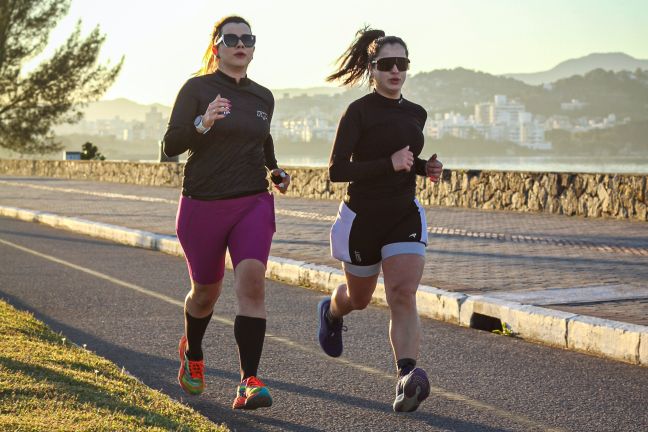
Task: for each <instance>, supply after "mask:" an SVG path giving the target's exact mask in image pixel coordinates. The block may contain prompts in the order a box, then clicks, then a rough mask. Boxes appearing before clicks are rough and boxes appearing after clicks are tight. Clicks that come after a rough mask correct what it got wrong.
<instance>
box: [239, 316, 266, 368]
mask: <svg viewBox="0 0 648 432" xmlns="http://www.w3.org/2000/svg"><path fill="white" fill-rule="evenodd" d="M265 330H266V320H265V318H254V317H248V316H243V315H236V318H235V319H234V338H235V339H236V345H238V351H239V362H240V364H241V376H242V377H241V379H246V378H248V377H251V376H256V374H257V370H258V369H259V361H260V360H261V351H263V340H264V338H265Z"/></svg>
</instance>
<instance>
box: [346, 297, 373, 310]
mask: <svg viewBox="0 0 648 432" xmlns="http://www.w3.org/2000/svg"><path fill="white" fill-rule="evenodd" d="M349 300H350V301H351V307H353V309H354V310H363V309H366V308H367V306H369V303H371V297H368V296H351V297H349Z"/></svg>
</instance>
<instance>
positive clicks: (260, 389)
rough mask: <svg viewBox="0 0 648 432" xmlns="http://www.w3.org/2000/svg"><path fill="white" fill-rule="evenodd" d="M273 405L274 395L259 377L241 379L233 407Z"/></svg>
mask: <svg viewBox="0 0 648 432" xmlns="http://www.w3.org/2000/svg"><path fill="white" fill-rule="evenodd" d="M271 405H272V397H271V396H270V392H269V391H268V388H267V387H266V386H265V384H263V382H262V381H261V380H260V379H259V378H257V377H255V376H251V377H248V378H246V379H244V380H243V381H241V384H240V385H239V386H238V388H237V389H236V398H234V403H233V404H232V408H234V409H257V408H262V407H269V406H271Z"/></svg>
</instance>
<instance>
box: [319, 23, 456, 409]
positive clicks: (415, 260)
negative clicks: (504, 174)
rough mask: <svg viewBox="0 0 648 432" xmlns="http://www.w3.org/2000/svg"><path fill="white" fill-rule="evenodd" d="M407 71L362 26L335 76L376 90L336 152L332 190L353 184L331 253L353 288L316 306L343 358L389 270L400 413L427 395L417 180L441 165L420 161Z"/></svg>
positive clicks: (403, 49)
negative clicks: (421, 362)
mask: <svg viewBox="0 0 648 432" xmlns="http://www.w3.org/2000/svg"><path fill="white" fill-rule="evenodd" d="M408 68H409V59H408V50H407V45H406V44H405V42H404V41H403V40H402V39H401V38H399V37H396V36H385V33H384V32H383V31H380V30H372V29H368V28H364V29H362V30H360V31H359V32H358V34H357V38H356V40H355V41H354V42H353V43H352V44H351V46H350V47H349V48H348V49H347V51H346V52H345V53H344V54H343V55H342V56H341V57H340V67H339V68H338V70H337V71H336V72H335V73H333V74H332V75H331V76H329V77H328V80H329V81H336V80H339V81H341V82H342V83H343V85H347V86H350V85H354V84H356V83H359V82H362V81H364V80H365V79H366V78H368V79H369V84H370V85H373V92H372V93H370V94H367V95H366V96H363V97H361V98H360V99H358V100H356V101H354V102H352V103H351V104H350V105H349V107H348V108H347V110H346V112H345V113H344V115H343V116H342V118H341V120H340V124H339V126H338V130H337V135H336V138H335V143H334V145H333V150H332V152H331V158H330V164H329V175H330V178H331V181H333V182H349V186H348V189H347V195H346V197H345V199H344V201H343V202H342V203H341V204H340V208H339V212H338V216H337V219H336V221H335V222H334V224H333V226H332V228H331V253H332V255H333V257H335V258H337V259H338V260H340V261H342V267H343V269H344V272H345V276H346V284H343V285H340V286H339V287H337V288H336V289H335V291H334V292H333V294H332V295H331V297H327V298H325V299H324V300H322V301H321V302H320V303H319V305H318V314H319V331H318V338H319V343H320V345H321V347H322V349H323V350H324V351H325V352H326V353H327V354H328V355H330V356H333V357H338V356H340V355H341V354H342V331H345V330H346V327H345V326H344V325H343V317H344V316H345V315H347V314H349V313H350V312H352V311H354V310H360V309H364V308H365V307H367V305H368V304H369V302H370V301H371V297H372V295H373V292H374V290H375V288H376V283H377V280H378V275H379V273H380V269H381V267H382V271H383V276H384V281H385V295H386V298H387V303H388V305H389V309H390V325H389V337H390V341H391V345H392V349H393V352H394V358H395V361H396V367H397V369H398V379H397V383H396V399H395V400H394V404H393V408H394V411H414V410H416V409H417V408H418V406H419V404H420V403H421V402H422V401H423V400H424V399H425V398H427V397H428V395H429V393H430V383H429V381H428V378H427V375H426V373H425V372H424V371H423V370H422V369H421V368H418V367H416V360H417V357H418V351H419V339H420V323H419V318H418V313H417V310H416V291H417V289H418V285H419V282H420V281H421V276H422V274H423V265H424V262H425V247H426V245H427V225H426V220H425V210H424V209H423V208H422V207H421V205H420V204H419V202H418V200H417V199H416V196H415V192H416V176H417V175H421V176H428V177H430V179H431V180H432V181H437V180H438V178H439V176H440V175H441V172H442V168H443V165H442V164H441V162H439V161H438V160H436V155H433V156H432V157H431V158H430V159H429V160H424V159H421V158H419V157H418V156H419V154H420V153H421V151H422V150H423V141H424V139H423V127H424V125H425V120H426V118H427V113H426V111H425V109H423V108H422V107H421V106H420V105H417V104H415V103H413V102H410V101H409V100H407V99H404V98H403V96H402V94H401V88H402V86H403V83H404V82H405V78H406V75H407V70H408Z"/></svg>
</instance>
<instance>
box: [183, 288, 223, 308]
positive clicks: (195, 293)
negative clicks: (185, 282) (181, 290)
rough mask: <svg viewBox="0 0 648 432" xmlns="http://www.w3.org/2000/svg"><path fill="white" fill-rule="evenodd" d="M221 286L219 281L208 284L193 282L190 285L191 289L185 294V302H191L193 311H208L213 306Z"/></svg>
mask: <svg viewBox="0 0 648 432" xmlns="http://www.w3.org/2000/svg"><path fill="white" fill-rule="evenodd" d="M221 287H222V283H221V282H217V283H215V284H209V285H202V284H198V283H195V282H194V283H193V284H192V286H191V291H190V292H189V294H188V295H187V299H186V302H187V303H190V304H191V309H192V310H193V311H200V312H202V313H205V312H209V311H211V310H212V309H213V308H214V304H215V303H216V301H217V300H218V297H219V296H220V293H221Z"/></svg>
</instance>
